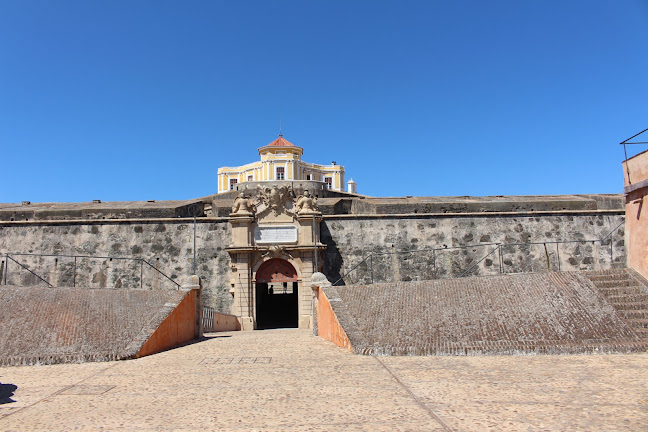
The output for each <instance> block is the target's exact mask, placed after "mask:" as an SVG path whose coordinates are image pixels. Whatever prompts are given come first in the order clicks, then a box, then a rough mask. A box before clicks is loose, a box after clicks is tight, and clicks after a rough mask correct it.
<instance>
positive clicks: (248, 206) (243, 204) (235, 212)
mask: <svg viewBox="0 0 648 432" xmlns="http://www.w3.org/2000/svg"><path fill="white" fill-rule="evenodd" d="M253 215H254V203H253V202H252V200H251V199H250V197H248V196H247V195H245V193H243V192H241V193H240V194H239V196H237V197H236V199H235V200H234V205H232V213H231V216H253Z"/></svg>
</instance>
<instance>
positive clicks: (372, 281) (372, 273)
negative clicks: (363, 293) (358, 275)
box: [371, 253, 374, 285]
mask: <svg viewBox="0 0 648 432" xmlns="http://www.w3.org/2000/svg"><path fill="white" fill-rule="evenodd" d="M373 283H374V270H373V253H372V254H371V284H372V285H373Z"/></svg>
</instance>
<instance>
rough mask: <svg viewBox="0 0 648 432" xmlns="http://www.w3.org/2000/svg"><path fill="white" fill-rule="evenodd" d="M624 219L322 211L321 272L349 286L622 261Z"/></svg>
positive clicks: (617, 214)
mask: <svg viewBox="0 0 648 432" xmlns="http://www.w3.org/2000/svg"><path fill="white" fill-rule="evenodd" d="M623 221H624V216H623V212H622V211H619V210H614V211H610V210H594V211H572V212H528V213H489V214H484V213H476V214H459V213H457V214H430V215H418V214H409V215H398V216H396V215H365V216H361V215H353V216H344V215H339V216H326V217H325V218H324V222H323V225H322V228H321V229H322V238H321V241H322V243H324V244H326V245H327V249H326V251H325V252H324V260H323V261H324V269H323V271H322V272H323V273H324V274H325V275H327V277H328V278H329V280H331V282H333V283H335V282H336V281H337V280H338V279H340V278H343V279H342V280H343V281H344V283H345V284H346V285H351V284H364V283H372V282H400V281H409V280H428V279H439V278H448V277H459V276H462V275H492V274H498V273H522V272H542V271H548V270H551V271H558V270H562V271H570V270H596V269H600V268H610V267H613V266H625V261H626V253H625V243H624V230H623ZM619 225H621V226H619ZM617 227H618V228H617ZM615 228H617V229H616V230H615ZM608 235H609V236H608ZM606 236H608V237H607V238H605V239H604V240H602V241H601V239H603V238H604V237H606ZM562 242H566V243H562ZM498 244H501V245H502V246H501V248H500V247H499V246H498ZM489 253H490V255H489V256H488V257H486V258H484V257H485V256H486V255H488V254H489ZM372 254H373V256H371V257H370V255H372ZM368 257H369V258H368ZM482 258H484V260H483V261H481V263H479V264H478V265H476V266H475V267H474V268H472V269H471V267H472V266H473V265H475V264H476V263H477V262H478V261H479V260H480V259H482ZM363 260H364V261H363ZM356 266H357V267H356ZM354 267H356V268H355V270H353V271H352V269H354ZM349 271H351V273H350V274H348V275H346V276H345V274H346V273H347V272H349ZM465 272H467V273H466V274H464V273H465ZM338 285H339V284H338Z"/></svg>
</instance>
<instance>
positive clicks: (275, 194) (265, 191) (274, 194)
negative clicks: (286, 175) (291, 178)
mask: <svg viewBox="0 0 648 432" xmlns="http://www.w3.org/2000/svg"><path fill="white" fill-rule="evenodd" d="M292 199H293V192H292V189H290V188H289V187H288V186H281V187H280V186H276V185H275V186H272V187H271V188H270V187H265V188H261V187H259V194H258V201H259V203H263V204H265V205H266V207H267V208H269V209H271V210H272V211H273V212H274V214H275V215H278V214H280V213H282V212H284V211H286V210H287V209H286V203H287V202H288V201H290V202H292Z"/></svg>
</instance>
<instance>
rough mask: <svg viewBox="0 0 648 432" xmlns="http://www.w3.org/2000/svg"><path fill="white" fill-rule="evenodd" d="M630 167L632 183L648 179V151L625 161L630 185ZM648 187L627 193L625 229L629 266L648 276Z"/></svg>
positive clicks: (626, 181)
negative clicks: (647, 197) (647, 196)
mask: <svg viewBox="0 0 648 432" xmlns="http://www.w3.org/2000/svg"><path fill="white" fill-rule="evenodd" d="M628 168H629V169H630V179H631V180H632V185H636V184H637V183H639V182H641V181H643V180H646V179H648V151H645V152H643V153H639V154H638V155H636V156H634V157H631V158H630V159H628V160H627V161H625V162H624V163H623V176H624V185H625V186H626V187H627V186H629V185H630V184H629V182H628V174H627V171H628ZM647 194H648V187H641V188H639V189H637V190H634V191H632V192H630V193H628V194H627V195H626V207H625V217H626V220H625V230H626V245H627V246H626V248H627V251H628V267H632V268H633V269H635V270H637V271H638V272H639V273H640V274H641V275H642V276H643V277H645V278H648V199H646V195H647Z"/></svg>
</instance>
